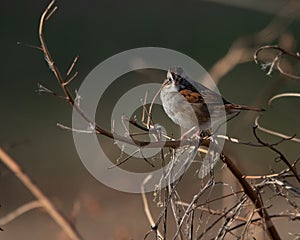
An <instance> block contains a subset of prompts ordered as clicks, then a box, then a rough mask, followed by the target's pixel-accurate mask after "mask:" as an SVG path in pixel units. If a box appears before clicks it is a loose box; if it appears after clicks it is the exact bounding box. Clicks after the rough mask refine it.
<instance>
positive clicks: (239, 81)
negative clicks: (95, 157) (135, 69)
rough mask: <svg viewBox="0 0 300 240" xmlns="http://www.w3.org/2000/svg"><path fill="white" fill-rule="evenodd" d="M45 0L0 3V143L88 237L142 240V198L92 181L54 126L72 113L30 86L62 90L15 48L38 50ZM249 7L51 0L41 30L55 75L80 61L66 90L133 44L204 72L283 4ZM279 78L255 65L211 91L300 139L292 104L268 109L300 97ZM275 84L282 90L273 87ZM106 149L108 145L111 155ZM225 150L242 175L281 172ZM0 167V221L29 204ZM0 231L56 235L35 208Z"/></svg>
mask: <svg viewBox="0 0 300 240" xmlns="http://www.w3.org/2000/svg"><path fill="white" fill-rule="evenodd" d="M263 2H265V3H267V1H263ZM47 3H48V2H47V1H29V0H26V1H20V0H19V1H16V0H15V1H14V0H13V1H9V2H8V1H7V2H4V1H2V2H1V3H0V32H1V35H0V36H1V38H0V43H1V44H0V48H1V60H0V61H1V80H0V81H1V88H0V99H1V100H0V109H1V115H0V144H1V145H2V146H3V147H5V148H6V149H8V150H9V153H10V154H11V155H12V156H13V157H14V158H15V159H16V161H17V162H18V163H19V164H20V165H21V166H22V167H23V168H24V170H25V171H26V172H27V173H28V174H29V175H30V176H31V177H32V179H33V180H34V181H35V182H36V183H37V184H38V186H39V187H40V188H41V189H42V190H43V191H44V192H45V193H46V194H47V196H49V197H50V199H51V200H53V201H54V202H55V204H56V205H57V206H58V208H59V209H61V210H62V211H63V212H64V213H65V214H66V215H69V214H70V211H71V209H72V204H73V202H74V201H75V200H76V199H77V200H78V201H80V202H81V204H82V207H81V212H80V214H79V216H78V221H77V226H78V229H79V231H80V232H82V235H83V236H85V237H86V239H122V238H121V236H122V237H124V236H125V237H124V239H129V238H130V237H133V238H134V239H141V238H142V237H143V236H144V235H143V234H144V233H146V232H147V230H148V229H149V228H148V226H149V224H148V223H147V220H146V218H145V216H144V212H143V207H142V204H141V200H140V196H139V195H133V194H125V193H120V192H117V191H114V190H112V189H108V188H107V187H105V186H103V185H102V184H101V183H99V182H97V181H96V180H95V179H94V178H93V177H91V176H90V175H89V173H88V172H87V171H86V169H85V168H84V167H83V165H82V163H81V161H80V159H79V158H78V156H77V153H76V150H75V148H74V145H73V139H72V135H71V133H70V132H68V131H64V130H61V129H59V128H58V127H56V123H57V122H59V123H63V124H66V125H70V123H71V110H72V109H71V107H70V106H69V105H68V104H67V103H65V102H63V101H62V100H60V99H58V98H53V97H51V96H47V95H39V94H38V93H36V92H35V90H36V89H37V83H42V84H43V85H45V86H47V87H48V88H49V89H51V90H54V91H55V92H57V93H60V89H59V87H58V85H57V83H56V80H55V78H54V76H53V75H52V73H51V71H50V70H49V69H48V66H47V64H46V63H45V61H44V58H43V56H42V54H41V52H39V51H38V50H36V49H32V48H29V47H26V46H22V45H17V42H22V43H25V44H32V45H38V44H39V41H38V23H39V17H40V15H41V13H42V11H43V9H44V8H45V7H46V5H47ZM249 4H250V5H251V3H250V1H249ZM260 4H261V3H260ZM252 5H253V7H254V8H256V9H257V10H250V9H246V8H239V7H234V6H229V5H222V4H217V3H212V2H208V1H196V0H192V1H116V0H114V1H92V0H89V1H58V6H59V9H58V11H57V12H56V13H55V14H54V16H53V17H52V18H51V20H50V21H49V22H48V23H47V26H46V28H45V35H46V40H47V42H48V46H49V48H50V50H51V52H52V54H53V57H54V59H55V60H56V63H57V65H58V66H59V67H60V69H61V71H62V73H65V72H66V69H67V67H68V66H69V64H70V63H71V62H72V59H73V57H75V56H76V55H79V57H80V58H79V62H78V65H77V68H76V70H78V71H79V75H78V78H77V80H75V82H74V83H73V84H72V88H73V90H74V89H76V88H78V87H79V86H80V82H81V81H82V80H83V79H84V77H85V76H86V75H87V74H88V73H89V72H90V71H91V70H92V69H93V68H94V67H95V66H96V65H98V64H99V63H100V62H101V61H103V60H105V59H106V58H108V57H110V56H112V55H114V54H117V53H119V52H121V51H125V50H128V49H132V48H137V47H148V46H154V47H165V48H170V49H174V50H177V51H179V52H182V53H185V54H187V55H189V56H190V57H192V58H194V59H195V60H197V61H198V62H199V63H200V64H202V66H203V67H204V68H206V69H207V70H209V69H210V68H211V67H212V66H213V64H214V63H215V62H216V61H217V60H218V59H220V58H221V57H222V56H224V55H225V54H226V52H227V51H228V49H229V47H230V45H231V44H232V43H233V41H234V40H236V39H237V38H238V37H240V36H244V35H251V34H254V33H256V32H258V31H260V30H261V29H263V28H264V27H265V26H266V25H267V24H268V23H269V22H270V21H271V20H272V19H273V18H274V14H273V13H266V12H269V11H270V10H272V9H275V10H274V11H275V12H276V11H277V10H279V9H280V8H282V6H283V4H282V3H281V1H275V2H273V4H272V6H271V7H270V5H268V4H262V6H265V7H262V6H258V5H257V6H256V5H255V4H252ZM264 8H265V9H264ZM286 31H287V32H290V33H292V34H293V36H294V37H295V40H296V41H298V40H299V37H300V36H299V33H300V32H299V21H298V20H295V21H294V22H293V23H292V24H291V25H290V26H289V27H288V29H287V30H286ZM273 43H277V41H275V42H273ZM270 44H271V43H270ZM279 78H280V76H279V74H277V73H274V74H273V76H272V77H267V76H266V75H265V73H264V72H263V71H261V70H260V67H259V66H258V65H255V64H254V62H253V61H252V62H249V63H246V64H242V65H238V66H237V67H236V68H235V69H233V70H232V71H231V72H230V73H229V74H227V75H226V76H225V77H224V78H222V79H221V81H220V82H219V85H218V86H219V90H220V92H221V93H222V94H223V95H224V96H225V97H226V98H227V99H228V100H230V101H232V102H236V103H243V104H249V105H251V104H258V105H259V106H263V107H265V108H267V109H268V111H267V112H266V113H265V116H264V118H263V119H262V122H263V123H264V124H265V125H266V126H269V127H270V128H272V129H274V130H276V129H277V130H279V131H281V132H285V133H287V134H294V133H298V134H299V133H300V130H299V124H300V121H299V117H300V115H299V100H297V99H296V100H295V99H287V100H285V101H282V100H279V101H278V105H276V107H277V108H275V109H274V108H272V109H270V108H269V107H267V104H266V102H267V100H268V99H269V98H270V97H271V96H272V95H274V94H276V93H281V92H284V91H288V90H291V91H299V86H300V84H299V82H297V81H295V80H279ZM278 82H280V85H278V86H275V87H274V84H278ZM124 84H126V82H125V83H124ZM120 88H122V86H120ZM107 101H109V100H107ZM254 118H255V115H253V114H250V115H245V114H243V115H242V116H240V117H239V119H236V120H234V122H233V123H230V124H229V126H228V128H229V133H230V134H231V136H233V137H238V138H242V139H247V140H254V138H253V136H252V134H251V127H252V125H253V119H254ZM264 136H265V135H264ZM266 139H267V140H269V141H271V140H272V141H274V140H275V138H268V137H267V138H266ZM111 143H112V142H111V141H107V146H108V148H109V146H110V145H109V144H111ZM297 146H298V145H297V144H295V143H286V144H283V145H282V146H281V149H282V150H283V151H284V152H285V153H287V155H288V157H290V159H291V160H294V158H295V157H296V156H297V155H299V151H297ZM228 148H229V149H230V151H231V150H232V155H234V156H235V157H236V158H237V159H239V165H240V166H241V169H243V170H245V171H246V169H247V171H248V172H247V174H265V173H268V172H269V169H270V166H272V168H275V169H281V168H282V167H283V165H282V164H280V163H279V164H275V163H274V160H273V159H274V157H275V155H274V154H272V153H270V152H268V151H266V150H256V149H253V148H249V147H244V146H238V147H237V146H232V145H230V146H228ZM0 166H1V168H0V174H1V179H0V203H1V209H0V217H1V216H4V215H5V213H8V212H9V211H11V210H13V209H14V208H16V207H17V206H20V205H21V204H22V203H25V202H27V201H29V200H31V199H32V197H31V195H30V194H29V193H28V191H27V190H26V189H24V187H23V186H22V185H21V184H20V183H19V182H18V180H16V178H15V177H14V176H13V175H12V174H11V173H9V171H8V170H6V168H5V167H4V166H3V165H0ZM219 167H220V166H219ZM191 181H195V182H196V181H197V178H195V177H193V176H192V180H191ZM187 192H189V193H192V192H193V191H192V190H191V189H189V191H187ZM149 196H150V199H151V198H152V196H151V195H149ZM91 206H92V207H94V208H92V207H91ZM137 206H138V207H137ZM90 208H92V210H91V209H90ZM154 211H157V210H154ZM133 214H134V215H135V216H134V217H133ZM49 222H50V223H51V224H50V225H49ZM136 222H138V223H139V224H136ZM36 224H40V225H39V226H38V227H37V225H36ZM3 228H4V230H5V231H4V232H0V239H7V240H10V239H20V237H22V239H54V238H55V237H57V236H58V233H57V231H58V230H57V228H56V226H55V224H54V223H52V220H50V219H48V217H47V216H46V214H45V213H43V212H40V211H33V212H30V213H27V214H26V215H25V216H23V217H21V218H19V219H17V220H15V221H13V222H12V223H10V224H9V225H7V226H4V227H3ZM100 236H101V237H100Z"/></svg>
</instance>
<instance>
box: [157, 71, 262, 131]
mask: <svg viewBox="0 0 300 240" xmlns="http://www.w3.org/2000/svg"><path fill="white" fill-rule="evenodd" d="M160 98H161V101H162V105H163V109H164V111H165V112H166V114H167V115H168V116H169V118H171V120H172V121H173V122H174V123H176V124H178V125H179V126H180V127H181V128H182V129H184V130H185V131H188V130H190V129H192V128H195V126H196V127H199V130H207V129H210V128H211V124H212V122H211V119H212V118H214V119H218V118H221V117H222V116H223V115H224V112H225V114H226V116H229V115H233V114H238V113H239V112H240V111H242V110H251V111H257V112H262V111H264V109H262V108H258V107H251V106H246V105H238V104H233V103H230V102H228V101H227V100H226V99H224V98H223V97H221V96H220V95H219V94H217V93H216V92H214V91H212V90H210V89H209V88H207V87H205V86H204V85H202V84H201V83H199V82H195V81H193V80H191V79H190V78H189V77H188V76H186V75H185V73H184V71H183V69H182V68H180V67H173V68H170V69H169V70H168V72H167V78H166V79H165V81H164V82H163V84H162V88H161V92H160Z"/></svg>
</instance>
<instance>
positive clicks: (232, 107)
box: [225, 104, 265, 112]
mask: <svg viewBox="0 0 300 240" xmlns="http://www.w3.org/2000/svg"><path fill="white" fill-rule="evenodd" d="M225 108H226V106H225ZM229 109H230V110H233V111H234V110H237V111H239V110H250V111H256V112H263V111H265V109H263V108H259V107H253V106H246V105H238V104H230V107H229Z"/></svg>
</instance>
